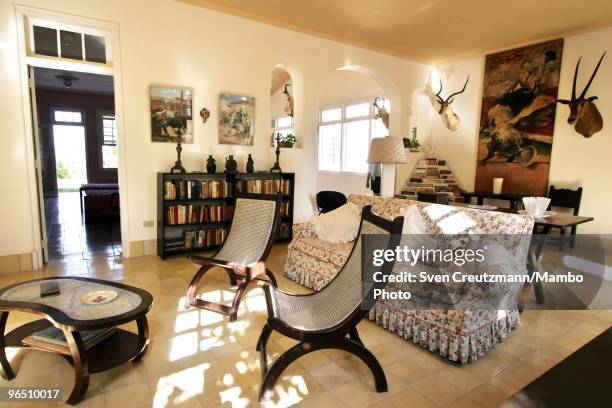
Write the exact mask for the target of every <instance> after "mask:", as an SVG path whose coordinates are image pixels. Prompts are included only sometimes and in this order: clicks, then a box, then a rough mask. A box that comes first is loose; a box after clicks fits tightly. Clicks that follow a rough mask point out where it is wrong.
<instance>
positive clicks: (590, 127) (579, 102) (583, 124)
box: [557, 52, 606, 137]
mask: <svg viewBox="0 0 612 408" xmlns="http://www.w3.org/2000/svg"><path fill="white" fill-rule="evenodd" d="M605 55H606V52H604V53H603V54H602V55H601V58H599V62H598V63H597V66H596V67H595V70H594V71H593V73H592V74H591V78H589V82H587V84H586V86H585V87H584V89H583V90H582V92H581V93H580V95H579V96H576V80H577V78H578V68H579V67H580V60H581V59H582V57H580V58H578V63H576V70H575V71H574V82H573V84H572V99H570V100H567V99H557V102H559V103H562V104H564V105H569V108H570V115H569V117H568V118H567V123H569V124H570V125H574V129H576V132H578V133H580V134H581V135H582V136H584V137H591V136H593V134H595V133H597V132H599V131H600V130H601V128H602V127H603V119H602V117H601V114H600V113H599V111H598V110H597V107H596V106H595V104H594V103H593V102H594V101H595V100H596V99H597V97H596V96H591V97H588V98H587V97H586V93H587V91H588V90H589V87H590V86H591V83H592V82H593V79H594V78H595V75H596V74H597V70H599V66H600V65H601V61H602V60H603V58H604V56H605Z"/></svg>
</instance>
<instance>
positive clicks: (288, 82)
mask: <svg viewBox="0 0 612 408" xmlns="http://www.w3.org/2000/svg"><path fill="white" fill-rule="evenodd" d="M291 71H294V70H293V69H291V68H290V67H289V66H287V65H284V64H279V65H276V66H274V68H272V78H271V81H270V146H271V147H276V136H277V135H279V136H280V146H281V148H299V147H301V146H302V140H301V137H300V136H298V132H297V130H298V116H299V115H298V113H297V106H296V104H297V103H299V102H298V101H297V98H296V96H297V94H298V93H301V89H296V88H297V85H298V81H296V79H295V72H294V73H292V72H291ZM299 123H300V124H301V120H299Z"/></svg>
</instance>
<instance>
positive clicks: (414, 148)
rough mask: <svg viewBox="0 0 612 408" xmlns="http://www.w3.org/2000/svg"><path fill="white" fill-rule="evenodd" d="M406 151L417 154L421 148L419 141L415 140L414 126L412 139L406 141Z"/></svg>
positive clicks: (415, 130)
mask: <svg viewBox="0 0 612 408" xmlns="http://www.w3.org/2000/svg"><path fill="white" fill-rule="evenodd" d="M407 147H408V149H409V150H410V151H411V152H418V151H419V147H421V143H420V142H419V139H417V128H416V126H415V127H413V128H412V137H411V138H410V139H408V146H407Z"/></svg>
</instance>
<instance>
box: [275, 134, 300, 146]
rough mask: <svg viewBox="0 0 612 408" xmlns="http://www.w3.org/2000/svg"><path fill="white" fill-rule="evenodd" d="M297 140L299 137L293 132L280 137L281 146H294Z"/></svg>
mask: <svg viewBox="0 0 612 408" xmlns="http://www.w3.org/2000/svg"><path fill="white" fill-rule="evenodd" d="M296 142H297V138H296V137H295V136H293V134H291V133H288V134H286V135H283V136H281V137H280V140H279V142H278V145H279V147H293V145H294V144H295V143H296Z"/></svg>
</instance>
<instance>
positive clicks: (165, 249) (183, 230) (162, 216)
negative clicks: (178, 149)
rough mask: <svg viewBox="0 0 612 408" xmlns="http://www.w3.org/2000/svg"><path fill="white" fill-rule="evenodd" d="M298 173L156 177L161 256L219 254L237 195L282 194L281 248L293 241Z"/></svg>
mask: <svg viewBox="0 0 612 408" xmlns="http://www.w3.org/2000/svg"><path fill="white" fill-rule="evenodd" d="M294 189H295V174H294V173H233V174H226V173H214V174H209V173H182V174H179V173H157V255H158V256H159V257H160V258H162V259H165V258H166V257H168V256H173V255H181V254H190V253H194V252H201V251H208V250H212V249H217V248H219V247H220V246H221V245H222V244H223V241H224V240H225V237H226V235H227V232H228V228H229V226H230V224H231V220H232V217H233V213H234V212H233V209H234V204H235V197H236V194H238V193H259V194H277V193H278V192H279V191H280V192H281V194H282V204H281V205H282V207H281V220H280V223H279V228H278V231H277V238H276V241H277V242H288V241H291V239H292V237H293V205H294V202H293V197H294Z"/></svg>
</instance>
